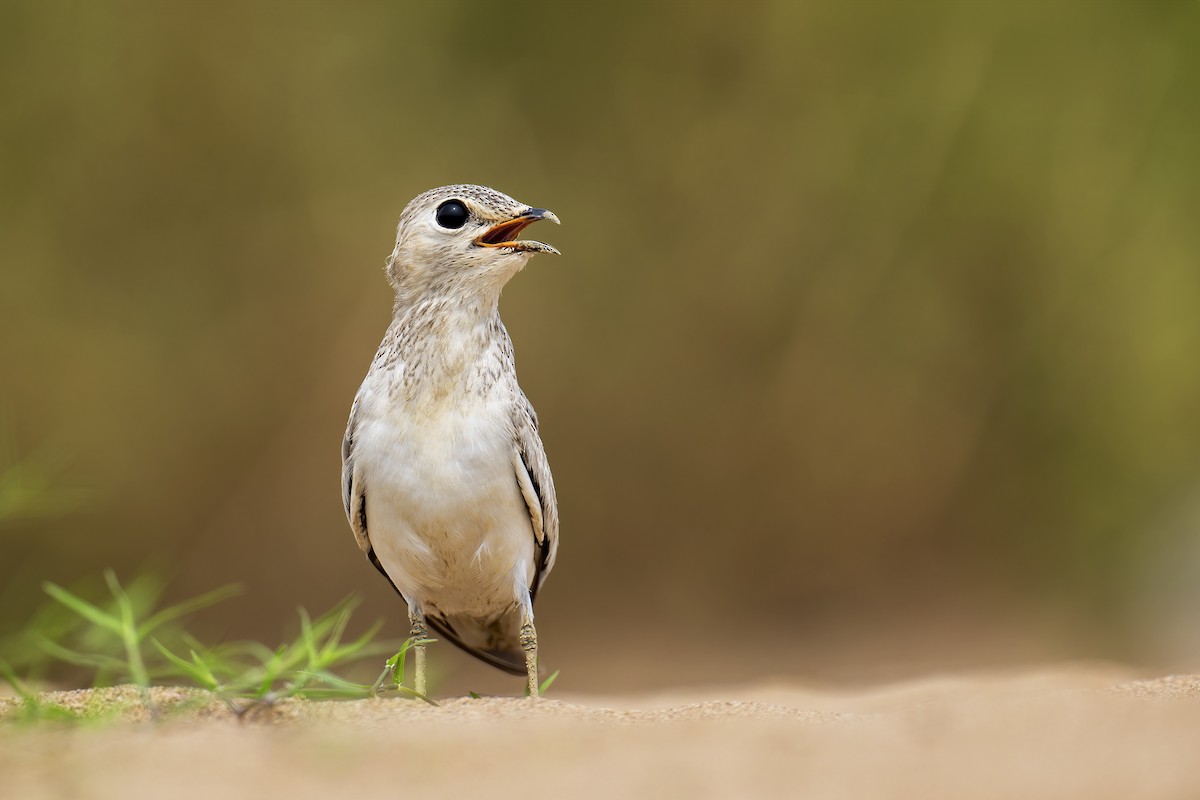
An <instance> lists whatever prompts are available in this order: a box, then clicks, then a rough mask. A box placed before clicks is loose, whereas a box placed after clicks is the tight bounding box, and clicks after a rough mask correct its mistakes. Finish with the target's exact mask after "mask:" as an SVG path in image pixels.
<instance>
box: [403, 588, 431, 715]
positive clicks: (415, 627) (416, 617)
mask: <svg viewBox="0 0 1200 800" xmlns="http://www.w3.org/2000/svg"><path fill="white" fill-rule="evenodd" d="M408 621H409V624H410V626H411V627H410V629H409V636H411V637H413V639H415V640H416V641H417V642H418V644H415V645H413V651H414V653H415V658H414V660H415V661H416V669H415V670H414V674H413V689H414V690H416V692H417V694H420V695H423V694H425V645H423V644H419V642H422V641H424V640H425V639H427V638H429V636H428V631H426V629H425V615H424V614H423V613H421V611H419V610H418V609H415V608H412V607H410V608H409V609H408Z"/></svg>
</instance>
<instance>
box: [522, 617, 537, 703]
mask: <svg viewBox="0 0 1200 800" xmlns="http://www.w3.org/2000/svg"><path fill="white" fill-rule="evenodd" d="M521 649H522V650H524V651H525V673H526V675H527V676H528V679H529V696H530V697H537V696H538V666H537V628H535V627H533V612H532V610H531V609H527V610H524V611H522V613H521Z"/></svg>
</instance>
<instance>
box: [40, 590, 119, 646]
mask: <svg viewBox="0 0 1200 800" xmlns="http://www.w3.org/2000/svg"><path fill="white" fill-rule="evenodd" d="M42 589H43V590H44V591H45V592H46V594H48V595H50V596H51V597H53V598H54V599H55V600H57V601H58V602H60V603H62V604H63V605H64V606H66V607H67V608H69V609H71V610H72V611H74V612H75V613H76V614H78V615H79V616H81V617H83V618H84V619H86V620H87V621H88V622H90V623H92V624H93V625H96V626H97V627H100V628H104V629H105V630H107V631H110V632H112V633H115V634H117V635H118V636H120V635H121V621H120V620H119V619H118V618H117V617H114V616H113V615H112V614H109V613H108V612H107V611H104V610H103V609H101V608H100V607H98V606H95V605H92V604H91V603H89V602H88V601H87V600H84V599H83V598H82V597H80V596H79V595H76V594H73V593H72V592H69V591H67V590H66V589H64V588H63V587H61V586H59V585H58V584H57V583H51V582H50V581H46V582H45V583H43V584H42Z"/></svg>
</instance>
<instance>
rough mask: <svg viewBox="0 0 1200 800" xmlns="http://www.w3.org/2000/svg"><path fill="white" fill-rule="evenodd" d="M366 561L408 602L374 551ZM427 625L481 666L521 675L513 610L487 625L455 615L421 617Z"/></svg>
mask: <svg viewBox="0 0 1200 800" xmlns="http://www.w3.org/2000/svg"><path fill="white" fill-rule="evenodd" d="M367 559H368V560H370V562H371V563H372V564H373V565H374V566H375V569H377V570H379V574H381V575H383V577H385V578H387V582H388V583H390V584H391V585H392V588H393V589H395V590H396V594H398V595H400V599H401V600H404V602H405V604H407V603H408V601H407V600H405V598H404V594H403V593H402V592H401V591H400V588H399V587H398V586H396V584H395V582H394V581H393V580H392V578H391V576H390V575H388V574H387V570H385V569H384V568H383V564H381V563H380V562H379V557H378V556H376V555H375V548H373V547H372V548H371V549H370V550H368V551H367ZM425 621H426V622H427V623H429V626H430V627H431V628H433V629H434V630H435V631H437V633H438V635H439V636H441V637H442V638H444V639H447V640H449V641H450V643H451V644H454V645H456V646H457V647H459V648H461V649H462V650H464V651H465V652H467V653H470V654H471V655H473V656H475V657H476V658H478V659H479V660H480V661H482V662H484V663H485V664H490V665H492V666H493V667H495V668H496V669H502V670H504V671H505V672H507V673H509V674H511V675H524V674H525V651H524V650H522V649H521V614H520V612H519V611H518V610H517V609H515V608H514V609H513V610H511V611H509V612H508V613H506V614H501V615H500V616H499V617H497V618H496V619H494V620H491V621H490V622H484V621H482V620H480V619H477V618H475V617H465V616H458V615H453V614H452V615H450V616H435V615H429V616H426V617H425Z"/></svg>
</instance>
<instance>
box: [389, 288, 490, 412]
mask: <svg viewBox="0 0 1200 800" xmlns="http://www.w3.org/2000/svg"><path fill="white" fill-rule="evenodd" d="M388 333H389V338H391V340H392V346H393V347H394V348H395V352H396V355H397V356H398V357H399V359H400V361H401V362H402V363H403V364H404V378H403V382H404V386H405V394H406V395H407V396H408V397H409V399H410V400H419V399H425V400H430V399H434V400H440V399H444V398H446V397H448V396H452V395H455V394H457V393H461V392H469V393H478V392H480V391H481V390H482V389H484V388H486V387H483V386H481V385H478V384H480V381H481V380H484V377H481V376H487V375H493V374H495V373H496V370H497V368H498V367H499V366H500V364H499V363H497V364H493V363H492V362H493V361H497V360H498V359H499V360H502V358H503V353H504V352H505V350H506V349H507V348H505V347H504V342H506V341H507V340H508V335H507V333H506V332H505V330H504V325H503V323H501V321H500V310H499V297H496V298H494V299H493V298H472V299H464V298H463V297H461V296H456V297H453V298H451V297H438V296H432V297H431V296H426V297H424V298H422V299H421V300H419V301H417V302H415V303H413V304H411V305H407V306H401V305H400V303H399V299H398V301H397V306H396V310H395V316H394V319H393V321H392V326H391V329H390V330H389V332H388Z"/></svg>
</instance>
